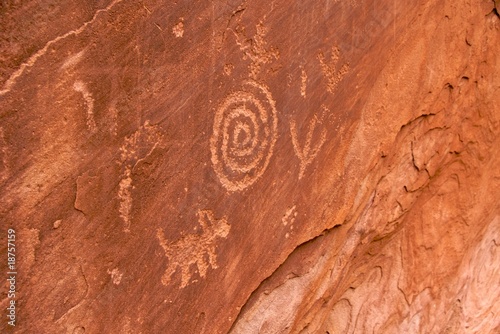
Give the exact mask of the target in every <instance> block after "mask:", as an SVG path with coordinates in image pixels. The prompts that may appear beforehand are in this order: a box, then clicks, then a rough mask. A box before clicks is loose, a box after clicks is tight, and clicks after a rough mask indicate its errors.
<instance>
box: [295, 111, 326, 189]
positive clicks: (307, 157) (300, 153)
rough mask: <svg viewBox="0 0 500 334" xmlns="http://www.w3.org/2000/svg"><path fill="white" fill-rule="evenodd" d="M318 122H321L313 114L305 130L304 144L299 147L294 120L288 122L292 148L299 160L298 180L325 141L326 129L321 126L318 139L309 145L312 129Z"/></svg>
mask: <svg viewBox="0 0 500 334" xmlns="http://www.w3.org/2000/svg"><path fill="white" fill-rule="evenodd" d="M318 123H321V121H320V120H318V117H317V116H316V115H314V117H313V119H312V120H311V122H310V123H309V131H308V132H307V136H306V142H305V144H304V147H303V148H301V147H300V144H299V139H298V135H297V125H296V124H295V121H294V120H292V121H291V122H290V133H291V135H292V144H293V149H294V151H295V154H296V155H297V157H298V158H299V160H300V172H299V180H300V179H301V178H302V177H303V176H304V172H305V170H306V167H307V166H308V165H309V164H310V163H311V162H312V161H313V160H314V158H315V157H316V155H317V154H318V152H319V150H320V149H321V147H322V146H323V144H324V143H325V140H326V130H325V129H324V128H322V129H321V133H320V138H319V141H318V142H317V144H316V146H315V147H311V145H312V138H313V134H314V131H315V130H316V125H317V124H318Z"/></svg>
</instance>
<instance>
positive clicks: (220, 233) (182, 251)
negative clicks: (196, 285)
mask: <svg viewBox="0 0 500 334" xmlns="http://www.w3.org/2000/svg"><path fill="white" fill-rule="evenodd" d="M197 215H198V222H199V223H200V225H201V227H202V229H203V233H202V234H201V235H199V234H189V235H187V236H184V237H182V238H181V239H179V240H177V241H175V242H171V243H169V242H167V240H166V239H165V234H164V232H163V230H162V229H161V228H159V229H158V230H157V233H156V236H157V237H158V240H159V242H160V245H161V246H162V248H163V250H164V251H165V256H166V257H167V258H168V266H167V269H166V270H165V273H164V274H163V277H162V279H161V282H162V284H163V285H165V286H167V285H169V284H170V282H171V278H172V275H173V274H174V273H175V272H176V271H177V268H180V269H181V284H180V288H181V289H182V288H185V287H186V286H188V285H189V284H190V283H193V282H195V281H191V278H192V273H191V272H190V267H191V265H196V267H197V269H198V273H199V275H200V277H202V278H203V277H205V276H206V274H207V270H208V268H209V267H212V269H217V268H218V266H217V254H216V252H215V248H216V246H217V244H216V240H217V239H218V238H222V239H225V238H226V237H227V236H228V234H229V230H230V229H231V225H229V224H228V223H227V219H226V217H223V218H221V219H219V220H217V219H216V218H215V217H214V214H213V212H212V211H210V210H198V214H197ZM207 258H208V262H207Z"/></svg>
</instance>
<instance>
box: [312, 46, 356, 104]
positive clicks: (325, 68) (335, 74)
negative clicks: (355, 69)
mask: <svg viewBox="0 0 500 334" xmlns="http://www.w3.org/2000/svg"><path fill="white" fill-rule="evenodd" d="M318 59H319V63H320V65H321V71H322V72H323V74H324V75H325V77H326V79H327V80H328V85H327V89H328V91H329V92H330V93H332V94H333V93H334V92H335V90H336V89H337V86H338V84H339V83H340V81H342V79H343V78H344V76H345V75H346V74H347V72H349V64H348V63H345V64H344V65H342V67H341V68H340V69H339V70H337V64H338V62H339V59H340V50H339V48H337V47H335V46H334V47H333V48H332V55H331V61H330V64H327V62H326V59H325V56H324V55H323V53H320V54H319V55H318Z"/></svg>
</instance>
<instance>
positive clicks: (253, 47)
mask: <svg viewBox="0 0 500 334" xmlns="http://www.w3.org/2000/svg"><path fill="white" fill-rule="evenodd" d="M256 29H257V33H256V34H255V36H254V37H253V39H247V38H246V37H245V35H244V31H243V30H236V31H234V34H235V36H236V43H237V44H238V46H239V47H240V50H241V51H242V52H243V53H244V55H245V56H244V58H243V59H247V58H249V59H250V65H249V67H248V70H249V77H250V78H251V79H253V80H256V79H257V76H258V75H259V73H260V71H261V67H262V65H265V64H268V63H271V62H272V61H273V60H275V59H278V58H279V56H280V53H279V51H278V49H277V48H275V47H271V48H269V49H268V48H267V43H266V41H265V36H266V34H267V29H266V27H264V24H263V23H262V22H260V23H259V24H257V26H256Z"/></svg>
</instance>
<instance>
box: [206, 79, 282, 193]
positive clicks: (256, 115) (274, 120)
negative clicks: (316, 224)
mask: <svg viewBox="0 0 500 334" xmlns="http://www.w3.org/2000/svg"><path fill="white" fill-rule="evenodd" d="M243 88H244V90H241V91H237V92H234V93H232V94H230V95H229V96H227V97H226V98H225V99H224V101H223V102H222V103H221V104H220V106H219V107H218V109H217V112H216V115H215V120H214V126H213V134H212V138H211V140H210V149H211V152H212V165H213V168H214V170H215V172H216V173H217V176H218V177H219V180H220V181H221V183H222V185H223V186H224V187H225V188H226V189H227V190H229V191H240V190H243V189H245V188H246V187H248V186H250V185H251V184H253V183H254V182H255V181H256V180H257V179H258V178H259V177H260V176H262V174H263V173H264V171H265V170H266V168H267V166H268V164H269V160H270V158H271V156H272V154H273V150H274V145H275V143H276V139H277V136H278V132H277V129H278V117H277V112H276V105H275V101H274V100H273V98H272V96H271V93H270V92H269V90H268V88H267V87H265V86H264V85H261V84H259V83H257V82H255V81H253V80H250V81H247V82H245V84H244V85H243Z"/></svg>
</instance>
